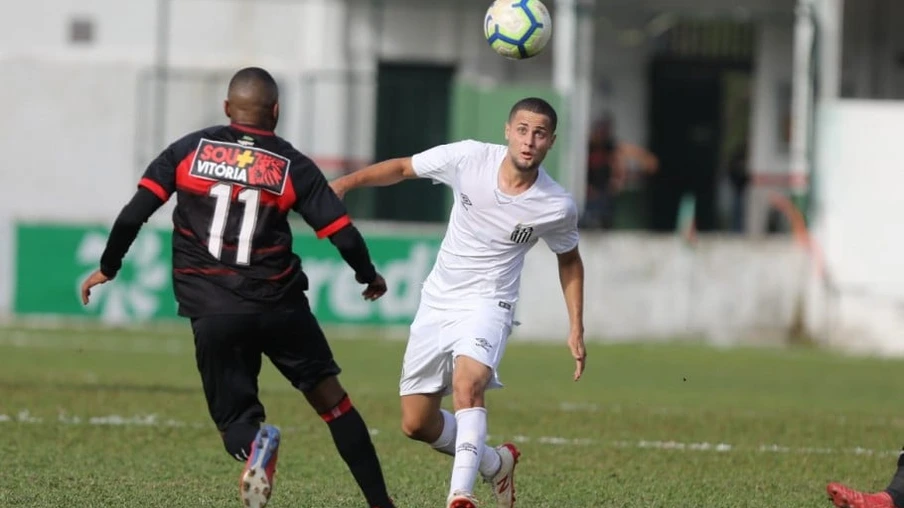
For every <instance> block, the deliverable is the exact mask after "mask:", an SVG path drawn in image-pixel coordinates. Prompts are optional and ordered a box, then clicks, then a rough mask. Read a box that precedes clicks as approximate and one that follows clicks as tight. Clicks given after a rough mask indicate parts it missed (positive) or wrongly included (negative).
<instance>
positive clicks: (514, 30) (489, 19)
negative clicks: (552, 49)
mask: <svg viewBox="0 0 904 508" xmlns="http://www.w3.org/2000/svg"><path fill="white" fill-rule="evenodd" d="M483 30H484V34H485V35H486V38H487V42H488V43H490V47H491V48H493V51H495V52H496V53H499V54H500V55H502V56H504V57H506V58H511V59H513V60H521V59H524V58H530V57H533V56H536V55H537V54H539V53H540V52H541V51H543V48H545V47H546V43H548V42H549V38H550V36H552V18H550V16H549V10H547V9H546V6H545V5H543V2H541V1H540V0H496V1H494V2H493V5H490V7H489V8H488V9H487V14H486V17H485V18H484V21H483Z"/></svg>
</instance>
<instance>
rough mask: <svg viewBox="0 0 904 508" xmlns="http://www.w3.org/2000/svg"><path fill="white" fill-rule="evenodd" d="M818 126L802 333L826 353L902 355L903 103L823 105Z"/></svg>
mask: <svg viewBox="0 0 904 508" xmlns="http://www.w3.org/2000/svg"><path fill="white" fill-rule="evenodd" d="M817 125H818V128H817V132H816V133H817V140H816V147H817V148H816V154H815V191H814V201H815V208H816V211H815V214H814V220H813V222H814V225H813V235H814V238H815V239H816V241H817V244H816V246H817V247H818V248H819V249H820V251H821V255H820V256H819V258H817V259H818V260H819V261H820V262H819V263H818V264H817V265H816V268H818V269H819V270H817V271H814V272H813V278H812V281H811V284H810V289H809V297H808V301H809V302H810V307H811V309H810V311H809V312H808V316H810V322H809V323H808V326H809V327H810V328H811V329H812V330H813V333H814V335H817V336H819V337H821V338H822V340H823V341H824V342H825V343H827V344H829V345H833V346H838V347H843V348H846V349H851V350H858V351H867V352H880V353H885V354H902V353H904V336H902V330H904V314H902V313H901V309H902V304H904V263H902V262H901V260H902V259H904V236H902V234H901V232H902V231H904V215H902V214H901V213H900V205H901V202H902V190H904V170H902V162H901V161H904V144H902V143H901V132H902V129H904V102H902V101H869V100H840V101H836V102H832V103H827V104H824V105H822V106H821V107H820V108H819V110H818V112H817Z"/></svg>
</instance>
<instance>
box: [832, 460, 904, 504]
mask: <svg viewBox="0 0 904 508" xmlns="http://www.w3.org/2000/svg"><path fill="white" fill-rule="evenodd" d="M826 492H827V493H828V494H829V499H830V500H831V501H832V503H833V504H834V505H835V506H836V507H838V508H904V450H902V452H901V454H899V455H898V469H897V471H895V475H894V476H893V477H892V479H891V481H890V482H889V484H888V487H886V488H885V490H883V491H881V492H861V491H858V490H856V489H853V488H851V487H848V486H847V485H843V484H840V483H830V484H828V485H827V486H826Z"/></svg>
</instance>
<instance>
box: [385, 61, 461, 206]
mask: <svg viewBox="0 0 904 508" xmlns="http://www.w3.org/2000/svg"><path fill="white" fill-rule="evenodd" d="M454 73H455V68H454V67H451V66H447V65H434V64H416V63H385V62H384V63H381V64H380V65H379V67H378V71H377V115H376V116H377V125H376V135H375V142H376V146H375V147H374V157H375V160H377V161H382V160H386V159H391V158H394V157H407V156H410V155H413V154H415V153H417V152H420V151H422V150H425V149H427V148H430V147H433V146H435V145H439V144H442V143H446V142H448V141H449V139H448V136H449V117H450V105H451V97H452V79H453V76H454ZM446 192H447V189H446V188H445V187H444V186H442V185H434V184H433V182H432V181H430V180H426V179H416V180H409V181H405V182H402V183H400V184H398V185H393V186H390V187H381V188H376V189H374V195H373V217H374V218H375V219H384V220H405V221H419V222H438V221H443V220H444V219H445V218H446V216H447V214H448V210H447V209H446V203H447V200H446V199H445V196H446Z"/></svg>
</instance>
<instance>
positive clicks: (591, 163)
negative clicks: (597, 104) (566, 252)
mask: <svg viewBox="0 0 904 508" xmlns="http://www.w3.org/2000/svg"><path fill="white" fill-rule="evenodd" d="M614 123H615V122H614V121H613V119H612V117H611V116H610V115H608V114H606V115H603V117H602V118H600V119H599V120H597V121H596V122H595V123H594V124H593V127H592V128H591V130H590V146H589V150H588V154H587V199H586V204H585V206H584V213H583V214H582V217H581V222H580V226H581V227H582V228H587V229H591V228H600V229H611V228H612V226H613V223H614V219H615V197H616V195H617V194H618V193H619V192H620V191H621V190H622V189H623V188H624V186H625V183H626V181H628V180H629V178H630V177H631V175H632V170H637V169H639V170H640V171H642V172H644V173H646V174H651V173H654V172H655V171H656V170H657V169H658V168H659V160H658V159H657V158H656V156H654V155H653V154H651V153H650V152H648V151H647V150H646V149H644V148H641V147H639V146H637V145H633V144H630V143H625V142H620V141H618V140H617V139H616V138H615V135H614Z"/></svg>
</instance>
